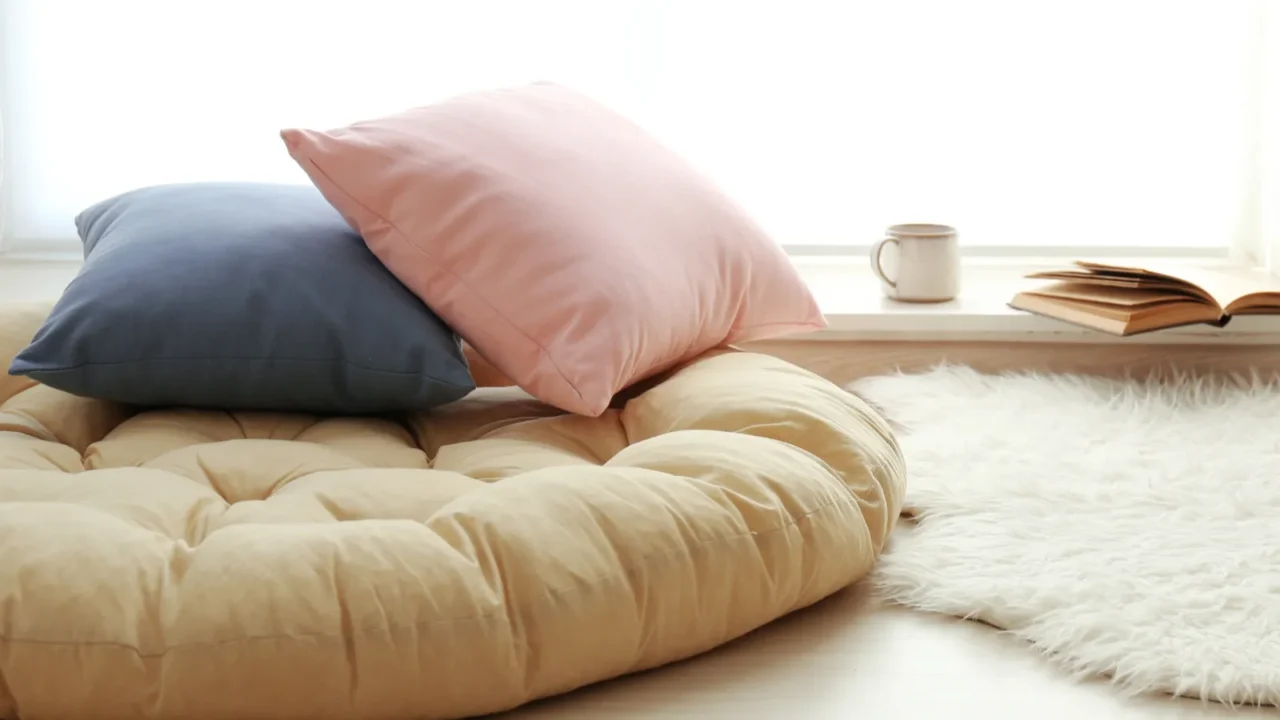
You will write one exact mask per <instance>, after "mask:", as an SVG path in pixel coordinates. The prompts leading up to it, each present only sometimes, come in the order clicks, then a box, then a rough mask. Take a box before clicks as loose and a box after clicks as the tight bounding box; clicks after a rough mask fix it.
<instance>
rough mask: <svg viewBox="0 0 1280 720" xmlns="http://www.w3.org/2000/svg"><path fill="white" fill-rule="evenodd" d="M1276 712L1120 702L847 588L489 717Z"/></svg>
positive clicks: (985, 641) (1014, 651)
mask: <svg viewBox="0 0 1280 720" xmlns="http://www.w3.org/2000/svg"><path fill="white" fill-rule="evenodd" d="M1276 715H1277V712H1276V711H1275V710H1274V709H1271V710H1269V711H1264V710H1259V709H1240V708H1237V709H1235V710H1232V709H1230V708H1227V707H1224V706H1221V705H1215V704H1206V703H1202V702H1200V701H1198V700H1182V701H1174V700H1172V699H1169V698H1165V697H1156V698H1139V699H1125V698H1124V697H1121V696H1120V695H1119V694H1118V693H1116V692H1115V691H1114V690H1112V689H1111V688H1110V687H1108V686H1107V685H1106V684H1105V683H1103V682H1100V681H1086V682H1081V683H1076V682H1072V681H1071V680H1070V679H1069V678H1068V677H1067V676H1066V675H1065V674H1063V673H1062V672H1061V671H1059V670H1057V669H1056V668H1054V667H1053V666H1052V665H1050V664H1049V663H1048V662H1047V661H1046V660H1044V659H1042V658H1041V657H1040V656H1039V655H1037V654H1036V653H1035V652H1034V651H1033V650H1031V649H1029V648H1028V647H1027V646H1025V645H1024V644H1022V643H1021V642H1020V641H1018V640H1017V639H1015V638H1011V637H1009V636H1006V635H1001V634H1000V633H998V632H997V631H996V630H994V629H992V628H990V627H988V626H985V625H981V624H979V623H975V622H967V621H963V620H959V619H956V618H950V617H939V616H933V615H927V614H923V613H916V612H913V611H909V610H906V609H903V608H898V607H885V606H883V605H881V604H880V603H878V602H877V601H876V600H874V599H873V598H872V597H871V595H870V593H869V591H868V589H867V588H866V587H865V586H863V585H859V586H855V587H853V588H851V589H849V590H846V591H844V592H842V593H839V594H837V595H835V596H833V597H831V598H829V599H828V600H826V601H824V602H822V603H819V604H818V605H816V606H814V607H812V608H809V609H807V610H804V611H801V612H799V613H796V614H794V615H792V616H789V617H787V618H783V619H782V620H779V621H777V622H775V623H773V624H771V625H767V626H765V627H764V628H762V629H760V630H758V631H756V632H755V633H752V634H751V635H748V636H747V637H745V638H742V639H741V640H738V641H737V642H734V643H730V644H729V645H726V646H724V647H721V648H719V649H717V650H714V651H712V652H710V653H708V654H705V655H702V656H699V657H697V658H693V659H691V660H687V661H685V662H683V663H678V664H675V665H670V666H667V667H665V668H660V669H658V670H654V671H651V672H648V673H643V674H639V675H633V676H629V677H624V678H620V679H618V680H614V681H611V682H607V683H601V684H599V685H595V686H591V687H588V688H585V689H583V690H579V691H577V692H575V693H571V694H569V695H564V696H561V697H559V698H553V699H550V700H545V701H543V702H540V703H535V704H533V705H530V706H527V707H525V708H521V709H519V710H516V711H514V712H511V713H506V714H503V715H501V716H497V717H500V718H501V720H530V719H533V718H556V719H557V720H559V719H560V718H564V719H565V720H576V719H578V718H582V719H583V720H586V719H587V718H593V719H595V718H601V719H606V720H607V719H608V718H622V719H630V718H707V719H709V720H715V719H717V718H730V717H732V718H750V719H752V720H755V719H757V718H759V719H762V720H764V719H768V720H772V719H773V718H784V719H786V720H801V719H802V718H803V719H804V720H809V719H810V718H812V719H814V720H818V719H825V718H841V719H844V718H864V719H868V720H881V719H882V718H883V719H885V720H897V719H898V718H902V719H904V720H911V719H913V718H921V719H924V718H969V717H972V718H982V719H983V720H1004V719H1005V718H1008V719H1009V720H1025V719H1026V718H1036V719H1037V720H1054V719H1056V718H1062V719H1063V720H1068V719H1069V720H1106V719H1107V718H1124V719H1126V720H1128V719H1130V718H1132V719H1134V720H1148V719H1150V720H1155V719H1157V718H1158V719H1160V720H1165V719H1171V718H1252V717H1264V716H1265V717H1274V716H1276Z"/></svg>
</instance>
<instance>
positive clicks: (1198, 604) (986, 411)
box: [851, 367, 1280, 705]
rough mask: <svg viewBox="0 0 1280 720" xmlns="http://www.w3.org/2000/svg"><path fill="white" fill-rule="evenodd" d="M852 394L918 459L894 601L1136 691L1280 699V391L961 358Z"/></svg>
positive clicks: (888, 566)
mask: <svg viewBox="0 0 1280 720" xmlns="http://www.w3.org/2000/svg"><path fill="white" fill-rule="evenodd" d="M851 389H852V390H853V391H854V392H855V393H857V394H858V395H860V396H862V397H863V398H865V399H866V400H868V401H870V402H871V403H872V404H874V405H876V406H878V407H879V408H880V409H881V410H882V411H883V412H884V413H885V414H886V415H887V416H888V417H889V418H890V419H891V420H892V421H893V422H895V423H896V424H898V426H899V428H900V431H901V434H900V440H901V443H902V446H903V452H904V454H905V456H906V459H907V471H908V491H907V499H906V510H905V514H906V515H908V516H909V517H910V518H911V519H909V520H907V521H905V522H903V523H902V525H901V526H900V529H899V530H898V531H897V532H895V533H894V535H893V537H892V539H891V541H890V546H889V548H888V550H887V552H886V554H885V556H884V559H883V561H882V562H881V563H880V565H879V568H878V571H877V575H876V582H877V586H878V588H879V589H880V591H881V592H882V593H884V594H885V595H886V596H887V597H888V598H890V599H892V600H894V601H896V602H899V603H902V604H904V605H907V606H910V607H914V608H918V609H920V610H926V611H931V612H937V613H947V614H952V615H956V616H960V617H965V618H972V619H977V620H981V621H984V622H987V623H990V624H991V625H994V626H996V627H999V628H1004V629H1006V630H1008V631H1009V632H1011V633H1013V634H1015V635H1017V636H1018V637H1020V638H1023V639H1024V640H1026V641H1028V642H1029V643H1031V644H1032V645H1033V646H1034V647H1036V648H1037V649H1039V650H1040V651H1042V652H1043V653H1044V654H1046V655H1047V656H1049V657H1051V658H1052V659H1054V660H1055V661H1057V662H1059V663H1061V664H1062V665H1063V666H1064V667H1066V668H1067V669H1069V670H1070V671H1072V672H1073V673H1074V674H1076V675H1078V676H1085V675H1104V676H1109V677H1111V678H1112V679H1113V680H1114V683H1115V684H1116V685H1118V686H1119V687H1121V688H1123V689H1124V690H1126V691H1130V692H1134V693H1138V692H1149V691H1163V692H1167V693H1171V694H1174V695H1187V696H1197V697H1202V698H1205V699H1210V700H1217V701H1220V702H1224V703H1230V704H1237V703H1240V704H1266V705H1277V704H1280V386H1278V385H1276V384H1274V383H1264V382H1262V381H1258V380H1239V381H1224V380H1217V381H1208V380H1204V379H1199V380H1195V379H1189V378H1177V379H1173V378H1171V379H1167V380H1166V381H1165V382H1163V383H1160V382H1155V381H1144V382H1138V381H1134V382H1122V381H1106V380H1100V379H1089V378H1081V377H1068V376H1034V375H1017V376H985V375H980V374H978V373H976V372H974V371H972V370H969V369H965V368H955V367H943V368H938V369H936V370H934V371H931V372H929V373H925V374H922V375H902V376H889V377H878V378H870V379H867V380H863V381H860V382H857V383H855V384H854V385H853V386H852V388H851Z"/></svg>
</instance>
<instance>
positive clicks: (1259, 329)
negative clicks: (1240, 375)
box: [795, 257, 1280, 345]
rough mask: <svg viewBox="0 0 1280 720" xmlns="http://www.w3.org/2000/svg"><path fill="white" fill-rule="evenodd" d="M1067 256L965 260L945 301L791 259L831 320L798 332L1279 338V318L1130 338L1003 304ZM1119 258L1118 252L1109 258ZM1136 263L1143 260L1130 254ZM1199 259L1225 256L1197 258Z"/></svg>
mask: <svg viewBox="0 0 1280 720" xmlns="http://www.w3.org/2000/svg"><path fill="white" fill-rule="evenodd" d="M1071 260H1072V259H1070V258H1061V259H1055V258H1034V259H1031V258H1003V259H1001V258H972V259H966V261H965V264H964V270H963V272H962V279H961V283H962V287H961V290H960V296H959V297H958V298H957V299H956V300H953V301H951V302H946V303H906V302H897V301H894V300H890V299H888V298H886V297H884V295H883V293H882V292H881V289H880V281H879V280H878V279H877V278H876V277H875V275H874V274H873V273H872V272H871V269H870V267H869V265H868V263H867V260H866V258H858V257H847V258H796V259H795V264H796V266H797V268H799V269H800V272H801V274H802V275H803V276H804V278H805V280H806V281H807V282H808V283H809V287H810V288H811V289H812V290H813V292H814V295H815V296H817V298H818V303H819V305H820V306H821V307H822V309H823V312H824V314H825V315H826V316H827V322H828V323H829V324H830V327H828V328H827V329H826V330H823V331H820V332H817V333H811V334H808V335H804V336H799V337H798V338H796V339H813V340H822V341H829V340H895V341H935V342H941V341H976V342H1060V343H1068V342H1070V343H1129V344H1147V345H1152V344H1189V345H1204V344H1251V345H1257V344H1277V345H1280V316H1252V317H1237V318H1233V319H1232V321H1231V322H1230V323H1229V324H1228V325H1227V327H1225V328H1214V327H1210V326H1207V325H1191V326H1186V327H1180V328H1173V329H1170V330H1163V331H1160V332H1154V333H1146V334H1143V335H1138V336H1134V337H1128V338H1120V337H1115V336H1113V335H1108V334H1106V333H1101V332H1097V331H1093V330H1088V329H1085V328H1080V327H1077V326H1074V325H1070V324H1068V323H1064V322H1061V321H1058V320H1053V319H1051V318H1045V317H1040V316H1037V315H1031V314H1029V313H1024V312H1021V311H1018V310H1014V309H1012V308H1010V307H1009V306H1008V302H1009V300H1010V298H1012V297H1013V295H1014V294H1015V293H1017V292H1018V291H1019V290H1020V289H1023V288H1025V287H1027V286H1029V285H1031V284H1033V283H1032V282H1031V281H1027V280H1026V279H1025V278H1024V276H1025V275H1026V274H1027V273H1028V272H1032V271H1034V270H1038V269H1050V268H1061V267H1063V266H1064V265H1067V264H1069V263H1070V262H1071ZM1109 260H1110V261H1112V262H1116V263H1118V264H1124V263H1126V262H1130V261H1126V260H1125V259H1123V258H1109ZM1131 262H1133V263H1134V264H1137V265H1141V264H1142V260H1140V259H1138V260H1132V261H1131ZM1196 263H1197V264H1201V265H1227V264H1229V263H1228V261H1226V260H1222V261H1211V260H1197V261H1196Z"/></svg>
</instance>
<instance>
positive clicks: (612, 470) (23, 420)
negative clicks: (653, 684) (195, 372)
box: [0, 308, 905, 720]
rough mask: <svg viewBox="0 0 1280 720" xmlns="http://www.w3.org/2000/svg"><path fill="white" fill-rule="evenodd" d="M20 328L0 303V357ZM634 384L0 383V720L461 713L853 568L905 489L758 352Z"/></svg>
mask: <svg viewBox="0 0 1280 720" xmlns="http://www.w3.org/2000/svg"><path fill="white" fill-rule="evenodd" d="M38 322H39V313H37V312H35V311H34V310H32V309H30V308H27V309H14V310H4V309H3V308H0V360H3V359H5V353H6V352H9V353H12V351H13V350H15V349H16V348H17V347H20V346H21V343H22V342H24V341H25V340H24V338H23V336H24V335H25V336H27V337H29V336H30V334H31V333H33V332H34V330H35V326H36V324H37V323H38ZM24 326H25V328H24ZM4 343H9V344H10V347H5V346H4ZM654 380H655V381H656V382H655V385H654V386H653V387H651V388H650V389H648V390H647V391H645V392H643V393H642V394H640V395H638V396H637V397H635V398H633V399H632V400H631V401H630V402H628V403H626V405H625V406H624V407H623V408H621V409H610V410H607V411H606V412H605V413H603V414H602V415H600V416H599V417H594V418H590V417H583V416H580V415H573V414H566V413H564V412H563V411H560V410H557V409H555V408H552V407H549V406H547V405H545V404H542V403H539V402H536V401H534V400H533V399H532V398H531V397H530V396H529V395H527V394H525V393H523V392H521V391H519V390H518V389H516V388H482V389H480V390H478V391H476V392H475V393H472V394H471V395H470V396H469V397H467V398H464V399H463V400H461V401H459V402H456V403H452V404H450V405H447V406H444V407H441V408H438V409H436V410H435V411H433V412H430V413H411V414H407V415H405V416H403V417H401V418H400V419H399V421H398V422H396V421H391V420H388V419H384V418H369V417H366V418H345V417H327V418H323V417H314V416H306V415H298V414H273V413H263V412H236V413H226V412H210V411H197V410H171V409H156V410H150V411H144V412H140V413H136V414H132V415H131V414H129V413H128V412H126V411H125V407H124V406H121V405H119V404H116V403H108V402H103V401H98V400H90V399H86V398H80V397H75V396H72V395H68V394H66V393H62V392H60V391H57V390H55V389H53V388H49V387H46V386H43V385H39V384H36V383H34V382H32V381H30V380H26V379H10V381H9V382H8V383H7V384H0V430H4V431H7V432H2V431H0V607H3V608H4V612H3V613H0V649H3V652H0V678H3V680H4V682H0V717H6V718H9V717H24V718H25V717H31V718H82V717H98V718H122V717H140V716H146V717H157V718H162V717H163V718H188V719H190V720H204V719H209V720H214V719H220V718H241V717H242V718H259V719H261V720H274V719H277V718H278V719H280V720H294V719H296V718H308V720H330V719H332V720H337V719H339V718H366V719H368V720H380V719H383V718H386V719H391V718H457V717H472V716H477V715H481V714H484V713H489V712H496V711H500V710H503V709H506V708H511V707H514V706H516V705H520V704H522V703H525V702H528V701H530V700H533V699H535V698H539V697H543V696H547V695H552V694H556V693H562V692H566V691H568V690H571V689H573V688H576V687H579V686H582V685H585V684H587V683H592V682H595V681H599V680H603V679H606V678H609V677H613V676H617V675H621V674H624V673H630V672H636V671H640V670H644V669H646V668H651V667H655V666H658V665H662V664H664V663H668V662H672V661H675V660H679V659H682V658H686V657H689V656H692V655H695V654H697V653H700V652H703V651H706V650H709V649H711V648H713V647H716V646H717V645H720V644H722V643H725V642H727V641H729V640H732V639H734V638H736V637H739V636H741V635H743V634H745V633H748V632H750V631H751V630H753V629H755V628H757V627H759V626H761V625H763V624H765V623H768V622H770V621H772V620H774V619H775V618H778V617H780V616H782V615H785V614H787V613H790V612H792V611H794V610H797V609H799V608H802V607H804V606H806V605H809V604H811V603H814V602H817V601H818V600H820V599H821V598H823V597H826V596H828V595H830V594H831V593H834V592H836V591H837V590H839V589H840V588H843V587H845V586H847V585H849V584H851V583H853V582H855V581H857V580H858V579H859V578H862V577H864V576H865V575H866V574H867V573H868V571H869V570H870V569H871V567H872V565H873V564H874V562H875V559H876V557H877V556H878V553H879V552H880V551H881V548H882V547H883V545H884V542H885V538H886V536H887V535H888V534H889V532H890V529H891V528H892V527H893V526H894V523H895V521H896V518H897V517H898V512H899V509H900V507H901V503H902V498H903V482H904V476H905V471H904V466H903V461H902V455H901V452H900V451H899V449H898V446H897V443H896V441H895V440H894V438H893V435H892V434H891V433H890V431H889V428H888V426H887V425H886V423H885V422H884V421H883V420H882V419H881V418H880V416H879V415H878V414H876V413H875V412H874V411H873V410H872V409H871V408H870V407H868V406H867V405H866V404H865V403H863V402H862V401H861V400H859V399H858V398H857V397H855V396H853V395H851V394H849V393H847V392H845V391H843V390H841V389H839V388H837V387H836V386H834V385H832V384H831V383H830V382H827V381H826V380H823V379H822V378H819V377H817V376H815V375H813V374H811V373H809V372H807V371H805V370H802V369H800V368H798V367H795V366H794V365H790V364H788V363H786V362H784V361H782V360H779V359H777V358H773V357H769V356H766V355H758V354H752V353H745V352H735V351H725V350H713V351H711V352H710V353H708V354H706V355H704V356H701V357H699V358H697V359H694V360H692V361H690V362H689V363H687V364H684V365H681V366H678V367H676V368H674V369H672V370H671V371H670V372H669V373H666V374H664V375H662V376H659V377H656V378H654ZM602 714H607V713H602Z"/></svg>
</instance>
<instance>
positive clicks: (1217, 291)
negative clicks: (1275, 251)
mask: <svg viewBox="0 0 1280 720" xmlns="http://www.w3.org/2000/svg"><path fill="white" fill-rule="evenodd" d="M1077 265H1079V266H1081V267H1086V268H1097V269H1099V270H1104V271H1105V270H1108V269H1111V270H1118V271H1121V272H1129V273H1147V274H1149V275H1152V276H1164V277H1170V278H1176V279H1179V280H1184V281H1186V282H1188V283H1191V284H1193V285H1196V286H1197V287H1199V288H1200V289H1202V290H1204V292H1205V294H1206V295H1208V296H1209V297H1210V298H1212V299H1213V301H1214V302H1215V303H1217V304H1218V307H1220V308H1222V309H1223V310H1226V308H1227V306H1229V305H1231V304H1232V303H1234V302H1237V301H1239V300H1241V299H1243V298H1246V297H1247V296H1249V295H1254V294H1268V293H1280V279H1275V278H1269V277H1267V276H1265V275H1262V274H1260V273H1253V272H1250V271H1248V270H1232V269H1227V268H1213V269H1210V268H1203V267H1195V266H1192V265H1180V264H1175V263H1168V262H1161V261H1159V260H1154V261H1150V262H1144V263H1143V267H1125V266H1118V265H1104V264H1102V263H1086V262H1080V263H1077Z"/></svg>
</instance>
